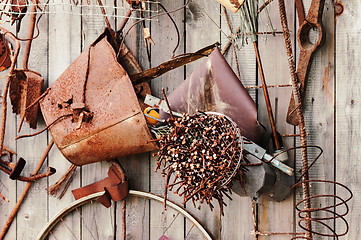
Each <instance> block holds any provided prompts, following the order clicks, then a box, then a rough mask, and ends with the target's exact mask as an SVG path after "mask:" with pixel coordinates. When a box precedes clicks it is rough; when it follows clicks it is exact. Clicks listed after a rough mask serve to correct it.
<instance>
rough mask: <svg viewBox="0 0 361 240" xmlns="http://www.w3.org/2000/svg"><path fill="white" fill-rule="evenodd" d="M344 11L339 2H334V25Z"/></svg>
mask: <svg viewBox="0 0 361 240" xmlns="http://www.w3.org/2000/svg"><path fill="white" fill-rule="evenodd" d="M343 11H344V7H343V4H342V2H341V0H337V1H336V2H335V23H336V24H337V18H338V17H339V16H341V15H342V13H343Z"/></svg>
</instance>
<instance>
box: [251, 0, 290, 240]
mask: <svg viewBox="0 0 361 240" xmlns="http://www.w3.org/2000/svg"><path fill="white" fill-rule="evenodd" d="M286 9H287V19H288V25H289V28H290V31H291V39H294V37H295V31H294V12H295V10H294V5H293V2H287V3H286ZM270 21H271V23H272V25H271V24H270ZM258 24H259V25H258V27H259V32H272V31H273V29H272V27H273V28H274V30H275V31H282V26H281V22H280V17H279V9H278V3H277V1H276V2H272V3H271V4H270V5H268V7H267V8H266V9H264V10H263V11H262V12H261V13H260V15H259V23H258ZM258 47H259V51H260V56H261V60H262V64H263V70H264V74H265V79H266V82H267V85H284V84H288V83H289V81H290V73H289V68H288V62H287V54H286V49H285V44H284V39H283V35H282V34H277V35H276V36H272V35H267V34H266V35H260V36H259V37H258ZM275 56H277V61H274V59H275ZM258 84H259V85H261V84H262V82H261V79H260V77H259V76H258ZM291 91H292V90H291V88H290V87H289V88H269V89H268V92H269V96H270V101H271V105H272V110H273V116H274V119H275V122H276V129H277V131H278V132H279V133H280V134H293V132H294V127H293V126H291V125H289V124H287V123H286V121H285V120H286V114H287V109H288V104H289V98H290V96H291ZM264 99H265V98H264V93H263V91H262V90H261V89H259V90H258V116H259V117H258V118H259V121H260V122H261V124H263V125H264V126H265V127H266V129H267V130H268V131H271V127H270V121H269V116H268V113H267V107H266V104H265V100H264ZM282 140H283V143H284V147H285V148H289V147H293V145H294V140H293V138H284V139H282ZM289 158H290V159H289V162H290V164H291V165H293V161H294V159H293V156H292V152H290V154H289ZM293 220H294V208H293V197H292V196H291V197H289V198H288V199H286V200H284V201H282V202H276V201H274V200H270V199H269V198H267V197H265V196H263V197H261V199H260V201H259V204H258V221H259V227H258V228H259V229H258V230H259V231H260V232H266V233H267V232H276V233H278V232H283V233H291V232H293V229H294V221H293ZM290 237H291V236H289V235H271V236H259V238H258V239H270V240H272V239H277V240H281V239H290Z"/></svg>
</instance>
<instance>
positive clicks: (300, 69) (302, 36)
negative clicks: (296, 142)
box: [286, 0, 325, 126]
mask: <svg viewBox="0 0 361 240" xmlns="http://www.w3.org/2000/svg"><path fill="white" fill-rule="evenodd" d="M324 5H325V0H312V2H311V6H310V9H309V11H308V14H307V17H306V18H304V10H303V5H302V1H301V0H296V7H297V13H298V19H299V21H300V28H299V30H298V33H297V39H298V44H299V46H300V55H299V61H298V66H297V78H298V82H299V90H300V93H301V97H302V96H303V94H304V90H305V82H306V79H307V78H308V73H309V71H310V67H311V63H312V57H313V54H314V52H315V51H316V50H317V49H318V48H319V47H320V46H321V45H322V44H323V42H324V40H325V30H324V28H323V26H322V13H323V7H324ZM303 19H304V20H303ZM302 20H303V21H302ZM312 29H317V31H318V39H317V42H315V43H312V42H311V40H310V38H309V33H310V31H311V30H312ZM297 107H299V106H295V100H294V97H293V94H292V96H291V102H290V105H289V107H288V113H287V119H286V121H287V122H288V123H289V124H292V125H295V126H296V125H298V118H297V111H296V109H297Z"/></svg>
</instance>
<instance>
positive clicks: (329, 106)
mask: <svg viewBox="0 0 361 240" xmlns="http://www.w3.org/2000/svg"><path fill="white" fill-rule="evenodd" d="M304 2H305V9H308V6H309V4H310V3H311V1H304ZM322 21H323V26H324V27H325V33H326V40H325V42H324V45H323V46H322V47H321V48H320V49H319V50H317V52H316V54H315V56H314V59H313V63H312V66H311V70H310V74H309V79H308V82H307V87H306V93H305V96H304V115H305V122H306V131H307V133H309V136H308V144H309V145H318V146H320V147H321V148H323V149H324V154H323V156H322V157H321V158H320V159H319V160H318V162H317V163H316V164H315V165H314V166H313V167H312V168H311V169H310V171H309V177H310V179H324V180H334V179H335V177H334V168H335V151H334V143H335V136H334V135H335V134H334V128H335V123H334V121H335V114H334V101H335V96H334V91H335V85H334V84H335V79H334V78H335V76H334V70H333V69H334V67H335V59H334V51H335V32H334V7H333V2H332V1H326V3H325V6H324V13H323V19H322ZM316 36H317V34H314V35H313V36H312V33H311V34H310V38H311V39H312V37H313V39H314V40H313V41H315V39H317V37H316ZM318 154H319V150H317V149H309V150H308V157H309V162H310V163H311V162H312V161H313V160H314V159H315V158H316V156H317V155H318ZM297 164H298V165H297V169H300V165H301V164H302V163H301V161H300V155H298V160H297ZM333 192H334V187H333V186H332V185H331V184H327V185H326V184H311V187H310V193H311V195H316V194H333ZM299 200H301V199H300V198H298V197H297V198H296V202H297V201H299ZM332 204H333V199H330V198H319V199H315V201H312V202H311V207H312V206H315V207H326V206H330V205H332ZM322 216H323V217H325V216H329V215H328V214H325V213H315V214H313V217H322ZM325 223H326V224H329V225H330V226H333V224H334V223H333V221H332V220H331V221H328V222H325ZM296 229H297V231H298V230H300V228H296ZM313 229H314V230H315V231H317V232H323V233H328V234H329V233H330V232H329V231H328V230H327V229H326V228H324V227H323V226H320V225H319V224H313ZM325 239H327V238H325ZM329 239H333V238H329Z"/></svg>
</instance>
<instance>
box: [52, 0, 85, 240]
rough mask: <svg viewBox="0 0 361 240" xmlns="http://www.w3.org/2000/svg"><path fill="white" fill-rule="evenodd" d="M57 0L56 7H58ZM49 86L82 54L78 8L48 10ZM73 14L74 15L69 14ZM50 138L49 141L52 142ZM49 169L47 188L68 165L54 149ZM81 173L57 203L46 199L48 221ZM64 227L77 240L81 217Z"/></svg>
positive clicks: (68, 198)
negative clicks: (51, 171) (51, 172)
mask: <svg viewBox="0 0 361 240" xmlns="http://www.w3.org/2000/svg"><path fill="white" fill-rule="evenodd" d="M61 2H62V1H60V0H58V1H56V2H55V3H61ZM49 10H50V11H51V12H56V14H51V15H50V16H49V63H48V65H49V80H48V81H49V83H48V86H51V84H52V83H54V81H55V80H56V79H57V78H58V77H59V76H60V75H61V74H62V73H63V72H64V71H65V69H66V68H67V67H68V66H69V65H70V64H71V63H72V62H73V61H74V60H75V59H76V58H77V57H78V56H79V54H80V52H81V30H80V29H81V22H80V20H81V17H80V15H79V14H80V8H71V6H70V5H56V4H55V5H53V6H51V7H50V9H49ZM70 12H73V15H71V14H69V13H70ZM51 138H52V137H51V135H50V134H49V139H51ZM48 163H49V166H52V167H54V168H56V170H57V172H56V174H55V175H54V176H52V177H51V178H50V179H49V186H52V185H53V184H54V183H55V182H56V181H58V179H59V178H61V176H62V175H63V174H65V173H66V171H67V170H68V168H69V166H70V165H71V164H70V163H69V162H68V161H67V160H66V159H65V157H64V156H63V155H62V154H61V152H60V151H59V150H58V148H57V147H56V146H54V147H53V149H52V150H51V151H50V153H49V161H48ZM80 181H81V179H80V169H78V170H77V172H76V173H75V175H74V178H73V180H72V182H71V184H70V186H69V189H68V191H67V193H66V194H65V195H64V197H63V198H62V199H61V200H59V199H58V198H55V197H49V209H48V215H49V217H48V220H49V219H51V218H52V217H53V216H54V215H55V214H57V213H58V212H59V211H60V210H61V209H63V208H64V207H65V206H67V205H68V204H69V203H70V202H72V201H73V200H74V198H73V196H72V194H71V191H70V190H72V189H75V188H78V187H80ZM64 221H65V222H64V224H63V225H60V227H59V228H58V231H59V232H61V233H62V237H63V238H64V239H71V238H72V237H73V236H76V237H77V238H80V236H81V233H80V231H81V226H80V222H81V221H80V217H79V215H77V214H74V215H72V217H71V218H66V219H65V220H64Z"/></svg>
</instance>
